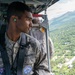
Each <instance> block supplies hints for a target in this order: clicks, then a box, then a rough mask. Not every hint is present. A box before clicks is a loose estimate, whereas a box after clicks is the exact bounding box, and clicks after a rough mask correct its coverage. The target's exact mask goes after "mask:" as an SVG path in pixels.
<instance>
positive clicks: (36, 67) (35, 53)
mask: <svg viewBox="0 0 75 75" xmlns="http://www.w3.org/2000/svg"><path fill="white" fill-rule="evenodd" d="M25 37H26V38H25ZM21 39H22V40H23V42H24V43H26V42H25V41H27V42H28V41H29V42H30V44H29V46H27V48H26V50H27V54H26V56H25V61H24V64H23V75H50V73H49V71H48V69H47V68H48V63H47V62H48V61H47V59H46V53H45V52H44V51H43V50H42V49H41V47H40V44H39V42H38V41H37V40H36V39H35V38H33V37H31V36H29V35H27V34H25V33H21V36H20V38H19V39H18V41H17V42H13V41H11V40H10V39H9V38H8V37H7V35H6V34H5V44H6V50H7V53H8V56H9V60H10V64H11V65H12V63H13V61H14V59H15V57H16V54H17V52H18V49H19V44H20V41H21ZM0 68H1V69H2V68H3V62H2V58H1V53H0ZM29 69H31V70H30V71H28V70H29ZM34 71H35V72H36V73H37V74H33V73H34Z"/></svg>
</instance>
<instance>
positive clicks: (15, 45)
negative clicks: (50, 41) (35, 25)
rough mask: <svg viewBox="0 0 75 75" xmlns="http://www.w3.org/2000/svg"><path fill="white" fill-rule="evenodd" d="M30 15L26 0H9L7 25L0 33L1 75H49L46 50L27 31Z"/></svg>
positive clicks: (30, 19) (29, 26)
mask: <svg viewBox="0 0 75 75" xmlns="http://www.w3.org/2000/svg"><path fill="white" fill-rule="evenodd" d="M32 19H33V17H32V11H31V9H30V8H29V7H28V6H27V5H26V4H24V3H21V2H12V3H11V4H10V5H9V6H8V10H7V21H8V25H7V29H6V31H5V32H2V33H0V75H50V72H49V70H48V64H47V62H48V61H47V60H46V58H47V55H46V53H45V52H44V51H43V50H42V48H41V46H40V44H39V42H38V41H37V40H36V39H35V38H33V37H31V36H30V35H28V33H29V30H30V29H31V27H32ZM11 73H12V74H11Z"/></svg>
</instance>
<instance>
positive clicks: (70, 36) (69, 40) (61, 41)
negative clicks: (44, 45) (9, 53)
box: [49, 11, 75, 75]
mask: <svg viewBox="0 0 75 75" xmlns="http://www.w3.org/2000/svg"><path fill="white" fill-rule="evenodd" d="M49 27H50V28H49V29H50V31H49V34H50V37H51V39H52V40H53V43H54V48H55V53H54V56H53V59H52V60H51V63H52V64H51V65H52V71H53V72H54V73H55V75H74V74H75V63H74V62H75V61H73V62H72V64H69V65H66V66H65V65H64V64H65V63H66V62H67V61H68V63H69V62H70V60H71V59H72V58H73V57H74V56H75V11H74V12H68V13H66V14H64V15H62V16H60V17H58V18H55V19H53V20H52V21H50V25H49Z"/></svg>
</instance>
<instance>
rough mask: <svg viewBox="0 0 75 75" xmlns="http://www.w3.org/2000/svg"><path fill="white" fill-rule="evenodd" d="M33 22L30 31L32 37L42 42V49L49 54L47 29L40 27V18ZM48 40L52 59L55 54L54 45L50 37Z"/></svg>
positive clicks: (35, 18)
mask: <svg viewBox="0 0 75 75" xmlns="http://www.w3.org/2000/svg"><path fill="white" fill-rule="evenodd" d="M32 22H33V25H32V29H31V31H30V35H31V36H33V37H34V38H36V39H37V40H38V41H39V42H40V44H41V47H42V49H43V50H44V51H45V52H47V49H46V34H45V28H44V27H42V26H41V25H40V24H41V23H40V20H39V18H38V17H34V19H33V21H32ZM48 40H49V50H50V58H52V56H53V53H54V45H53V42H52V40H51V38H50V37H49V38H48Z"/></svg>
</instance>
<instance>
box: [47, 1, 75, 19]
mask: <svg viewBox="0 0 75 75" xmlns="http://www.w3.org/2000/svg"><path fill="white" fill-rule="evenodd" d="M71 11H75V0H60V1H58V2H56V3H55V4H53V5H52V6H50V7H49V8H48V9H47V15H48V19H49V20H51V19H53V18H56V17H59V16H61V15H63V14H65V13H67V12H71Z"/></svg>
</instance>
